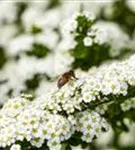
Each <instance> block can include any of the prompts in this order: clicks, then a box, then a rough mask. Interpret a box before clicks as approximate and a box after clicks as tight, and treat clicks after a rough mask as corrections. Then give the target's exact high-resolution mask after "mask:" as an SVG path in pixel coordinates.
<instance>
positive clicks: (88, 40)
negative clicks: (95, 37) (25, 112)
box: [83, 37, 93, 46]
mask: <svg viewBox="0 0 135 150" xmlns="http://www.w3.org/2000/svg"><path fill="white" fill-rule="evenodd" d="M83 43H84V46H91V45H92V43H93V41H92V38H90V37H85V38H84V40H83Z"/></svg>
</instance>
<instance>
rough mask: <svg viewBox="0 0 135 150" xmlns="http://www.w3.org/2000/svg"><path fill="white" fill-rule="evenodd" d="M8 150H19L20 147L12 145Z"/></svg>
mask: <svg viewBox="0 0 135 150" xmlns="http://www.w3.org/2000/svg"><path fill="white" fill-rule="evenodd" d="M10 150H21V146H20V145H19V144H13V145H12V146H11V148H10Z"/></svg>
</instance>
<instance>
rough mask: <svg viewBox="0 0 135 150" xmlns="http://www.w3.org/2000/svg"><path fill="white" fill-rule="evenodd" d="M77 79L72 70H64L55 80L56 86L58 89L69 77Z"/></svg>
mask: <svg viewBox="0 0 135 150" xmlns="http://www.w3.org/2000/svg"><path fill="white" fill-rule="evenodd" d="M72 78H73V79H76V80H77V79H78V78H76V76H75V73H74V71H73V70H70V71H68V72H65V73H64V74H62V76H61V77H60V78H59V79H58V82H57V86H58V88H59V89H60V88H61V87H63V86H64V85H65V84H66V83H68V82H69V81H70V80H71V79H72Z"/></svg>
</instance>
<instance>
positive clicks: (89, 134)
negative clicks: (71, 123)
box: [77, 111, 108, 143]
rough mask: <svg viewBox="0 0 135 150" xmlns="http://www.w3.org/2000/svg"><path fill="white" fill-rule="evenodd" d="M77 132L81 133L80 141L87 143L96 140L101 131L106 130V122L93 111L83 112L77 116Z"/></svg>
mask: <svg viewBox="0 0 135 150" xmlns="http://www.w3.org/2000/svg"><path fill="white" fill-rule="evenodd" d="M77 119H78V124H77V131H78V132H81V133H82V140H83V141H85V142H87V143H89V142H91V141H92V140H93V139H94V138H97V137H98V136H99V135H100V134H101V132H102V130H107V129H108V126H107V123H106V121H105V120H104V119H103V118H101V117H100V115H99V114H98V113H96V112H94V111H91V112H89V111H84V112H80V113H78V114H77Z"/></svg>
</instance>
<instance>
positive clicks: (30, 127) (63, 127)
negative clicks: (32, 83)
mask: <svg viewBox="0 0 135 150" xmlns="http://www.w3.org/2000/svg"><path fill="white" fill-rule="evenodd" d="M35 101H36V100H34V101H31V102H30V101H29V100H28V99H26V98H25V97H17V98H13V99H11V100H9V101H8V102H7V103H6V104H5V105H4V107H3V108H2V110H1V111H0V137H1V138H0V147H3V148H4V147H7V146H11V145H12V144H13V145H12V147H11V150H12V149H13V150H14V149H17V150H18V149H20V146H19V145H16V144H14V143H16V142H18V141H20V142H23V141H24V140H26V141H27V142H29V143H30V144H31V146H35V147H41V146H42V145H43V144H44V143H45V141H47V146H48V147H49V148H55V147H56V146H57V147H58V146H60V144H61V143H62V142H64V141H66V140H68V139H69V138H70V137H71V136H72V134H74V132H75V131H77V132H82V133H83V135H82V139H83V140H84V141H86V142H91V141H92V139H93V138H94V136H97V137H98V136H99V135H100V133H101V131H102V128H105V129H107V126H105V124H107V123H105V122H104V120H103V119H102V118H101V117H100V115H99V114H98V113H96V112H94V111H92V112H89V111H85V112H82V113H77V114H76V115H75V116H72V115H69V116H68V117H65V116H63V115H60V114H56V113H53V112H51V111H48V110H46V109H42V108H41V107H42V103H40V101H38V102H37V101H36V102H35ZM37 103H38V105H37ZM82 122H83V123H84V122H85V123H84V126H81V125H80V124H81V123H82ZM90 126H91V127H90ZM88 134H91V137H88Z"/></svg>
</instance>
